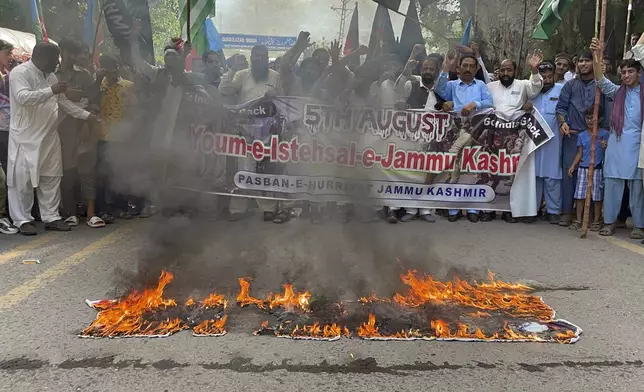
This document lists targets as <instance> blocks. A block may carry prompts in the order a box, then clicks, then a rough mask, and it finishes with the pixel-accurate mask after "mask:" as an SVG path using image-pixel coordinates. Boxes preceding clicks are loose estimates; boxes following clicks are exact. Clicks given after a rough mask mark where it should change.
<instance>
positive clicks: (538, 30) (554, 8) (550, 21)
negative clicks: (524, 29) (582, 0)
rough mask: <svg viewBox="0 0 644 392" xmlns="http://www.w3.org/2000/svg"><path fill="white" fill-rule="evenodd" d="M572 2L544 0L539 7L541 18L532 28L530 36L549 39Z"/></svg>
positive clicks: (571, 0)
mask: <svg viewBox="0 0 644 392" xmlns="http://www.w3.org/2000/svg"><path fill="white" fill-rule="evenodd" d="M574 3H575V0H544V1H543V3H541V6H540V7H539V13H540V14H541V19H540V20H539V23H537V26H536V27H535V28H534V33H532V38H533V39H540V40H544V41H547V40H549V39H550V38H551V37H552V35H553V34H554V32H555V30H557V27H559V25H560V24H561V21H562V20H563V17H564V16H566V14H567V13H568V11H570V9H571V8H572V6H573V4H574Z"/></svg>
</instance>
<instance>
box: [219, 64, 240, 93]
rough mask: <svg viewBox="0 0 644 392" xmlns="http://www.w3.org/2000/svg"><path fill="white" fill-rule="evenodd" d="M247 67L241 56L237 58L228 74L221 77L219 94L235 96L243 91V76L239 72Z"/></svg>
mask: <svg viewBox="0 0 644 392" xmlns="http://www.w3.org/2000/svg"><path fill="white" fill-rule="evenodd" d="M244 66H245V61H244V59H243V58H242V57H241V56H236V57H235V59H234V60H233V64H232V65H231V67H230V69H229V70H228V72H226V73H225V74H224V75H223V76H222V77H221V83H220V84H219V92H220V93H221V94H222V95H235V94H237V93H238V92H239V91H240V90H241V77H240V76H241V75H240V74H239V70H240V69H242V68H243V67H244Z"/></svg>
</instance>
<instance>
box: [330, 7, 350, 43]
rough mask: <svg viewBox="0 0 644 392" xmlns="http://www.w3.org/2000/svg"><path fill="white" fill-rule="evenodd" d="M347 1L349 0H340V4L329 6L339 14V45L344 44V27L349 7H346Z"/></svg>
mask: <svg viewBox="0 0 644 392" xmlns="http://www.w3.org/2000/svg"><path fill="white" fill-rule="evenodd" d="M349 1H351V0H340V2H341V3H342V6H340V7H334V6H331V9H332V10H333V11H335V12H337V13H338V14H339V15H340V30H339V31H338V42H340V44H341V45H343V44H344V29H345V27H346V25H347V23H346V22H347V16H348V14H349V8H348V7H347V6H348V5H349Z"/></svg>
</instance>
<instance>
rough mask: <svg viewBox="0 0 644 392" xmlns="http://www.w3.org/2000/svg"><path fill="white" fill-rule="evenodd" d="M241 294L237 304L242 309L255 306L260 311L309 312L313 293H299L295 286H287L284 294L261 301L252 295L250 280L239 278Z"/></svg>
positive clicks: (238, 296)
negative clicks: (294, 289) (294, 310)
mask: <svg viewBox="0 0 644 392" xmlns="http://www.w3.org/2000/svg"><path fill="white" fill-rule="evenodd" d="M238 281H239V294H237V304H238V305H239V306H240V307H242V308H243V307H245V306H248V305H255V306H257V307H258V308H260V309H275V308H279V307H281V308H284V309H286V310H293V309H301V310H303V311H305V312H306V311H308V310H309V303H310V302H311V293H309V292H308V291H306V292H304V293H299V292H297V293H296V292H295V291H293V285H291V284H285V285H283V287H284V293H283V294H272V293H271V294H269V295H268V296H267V297H266V299H265V300H261V299H258V298H255V297H252V296H251V295H250V290H251V285H250V282H251V280H250V278H239V279H238Z"/></svg>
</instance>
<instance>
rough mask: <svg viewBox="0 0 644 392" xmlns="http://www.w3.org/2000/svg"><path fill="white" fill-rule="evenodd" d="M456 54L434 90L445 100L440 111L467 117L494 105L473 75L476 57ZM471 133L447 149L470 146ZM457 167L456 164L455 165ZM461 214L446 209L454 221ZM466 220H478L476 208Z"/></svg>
mask: <svg viewBox="0 0 644 392" xmlns="http://www.w3.org/2000/svg"><path fill="white" fill-rule="evenodd" d="M457 57H458V56H456V55H453V56H448V57H447V60H446V61H445V66H444V67H443V73H441V75H440V77H439V78H438V81H437V82H436V93H438V95H440V96H441V97H442V98H443V99H444V100H445V101H446V102H445V103H444V104H443V110H444V111H448V112H452V111H454V112H457V113H460V114H461V115H464V116H468V115H470V114H472V113H473V112H475V111H477V110H481V109H487V108H491V107H492V105H493V102H492V96H491V95H490V91H489V90H488V88H487V85H486V84H485V83H484V82H482V81H480V80H477V79H475V78H474V76H475V75H476V73H477V72H478V70H479V68H480V66H479V63H478V60H477V59H476V57H475V56H473V55H471V54H465V55H461V56H460V57H458V59H457ZM457 61H458V67H459V69H460V73H459V78H458V79H457V80H452V81H448V80H447V78H448V74H449V72H450V71H451V72H456V65H457ZM471 142H472V136H471V135H469V134H468V133H466V132H465V133H463V134H462V135H461V136H460V137H459V138H458V140H457V141H456V142H455V143H454V146H452V150H453V151H450V152H455V153H457V154H458V153H460V151H461V150H462V149H463V147H466V146H468V145H470V144H471ZM457 166H458V165H457ZM459 172H460V171H459V168H458V167H455V170H454V174H455V176H454V177H453V178H452V181H454V180H456V181H457V178H458V177H459ZM460 217H461V211H460V210H454V209H451V210H450V211H449V221H450V222H456V221H458V220H459V219H460ZM467 220H469V221H470V222H472V223H476V222H478V221H479V211H478V210H468V211H467Z"/></svg>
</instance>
